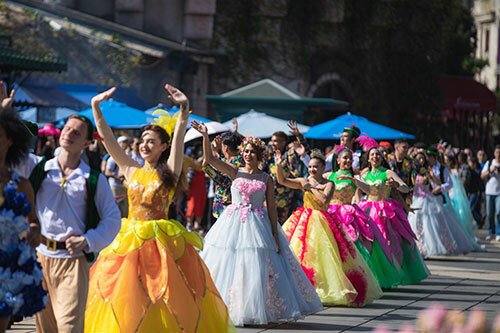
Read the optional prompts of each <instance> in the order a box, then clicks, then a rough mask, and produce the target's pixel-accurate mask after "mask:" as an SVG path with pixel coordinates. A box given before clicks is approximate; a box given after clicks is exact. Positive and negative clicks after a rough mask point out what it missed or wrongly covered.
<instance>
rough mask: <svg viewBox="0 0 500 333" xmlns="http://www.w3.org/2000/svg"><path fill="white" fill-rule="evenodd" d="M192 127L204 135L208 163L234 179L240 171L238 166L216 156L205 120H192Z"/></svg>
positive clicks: (204, 153)
mask: <svg viewBox="0 0 500 333" xmlns="http://www.w3.org/2000/svg"><path fill="white" fill-rule="evenodd" d="M191 127H193V128H194V129H195V130H197V131H198V132H200V133H201V135H203V156H204V158H205V160H206V161H207V162H208V164H210V165H211V166H213V167H214V168H216V169H217V170H219V171H221V172H223V173H225V174H226V175H228V176H229V177H231V179H234V177H236V174H237V173H238V167H237V166H236V165H233V164H231V163H227V162H224V161H221V160H220V159H218V158H216V157H215V156H214V154H213V152H212V147H211V146H210V139H209V138H208V132H207V127H206V126H205V124H203V122H202V123H198V122H197V121H194V120H193V121H192V122H191Z"/></svg>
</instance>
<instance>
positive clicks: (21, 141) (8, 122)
mask: <svg viewBox="0 0 500 333" xmlns="http://www.w3.org/2000/svg"><path fill="white" fill-rule="evenodd" d="M0 127H2V128H3V130H4V131H5V135H6V136H7V138H8V139H9V140H10V141H11V142H12V145H11V146H10V148H9V150H8V151H7V156H6V157H5V164H6V165H7V167H9V168H10V167H13V166H15V165H18V164H19V163H20V162H21V161H22V159H23V158H24V157H25V156H26V155H27V154H28V150H29V146H30V138H31V135H30V134H29V131H28V129H27V128H26V126H25V125H24V124H23V122H22V121H21V120H20V119H19V117H18V115H17V113H16V112H15V111H14V110H12V109H4V110H0ZM2 144H3V143H2Z"/></svg>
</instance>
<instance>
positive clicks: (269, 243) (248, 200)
mask: <svg viewBox="0 0 500 333" xmlns="http://www.w3.org/2000/svg"><path fill="white" fill-rule="evenodd" d="M191 126H192V127H193V128H194V129H196V130H198V131H199V132H200V133H201V134H202V135H203V151H204V156H205V158H206V159H207V162H208V163H209V164H210V165H212V166H213V167H214V168H216V169H218V170H219V171H221V172H224V173H225V174H227V175H228V176H229V177H231V179H232V180H233V182H232V185H231V196H232V198H231V199H232V203H231V204H230V205H229V206H227V207H226V208H225V209H224V211H223V212H222V214H221V215H220V217H219V218H218V220H217V223H215V224H214V226H213V227H212V229H210V231H209V232H208V234H207V235H206V236H205V249H204V250H203V252H202V254H201V256H202V258H203V259H204V260H205V262H206V264H207V266H208V267H209V268H210V272H211V273H212V277H213V278H214V280H215V284H216V286H217V288H218V289H219V291H220V293H221V295H222V298H223V299H224V301H225V302H226V304H227V305H228V307H229V314H230V316H231V319H232V320H233V322H234V323H235V325H237V326H242V325H244V324H267V323H269V322H280V321H288V320H293V319H298V318H300V317H303V316H305V315H307V314H309V313H313V312H316V311H319V310H321V309H322V305H321V301H320V300H319V298H318V295H316V292H315V291H314V288H313V286H312V285H311V283H310V282H309V280H308V279H307V277H306V275H305V274H304V272H303V271H302V269H301V268H300V264H299V263H298V262H297V259H296V258H295V256H294V255H293V253H292V251H291V250H290V248H289V247H288V242H287V241H286V238H285V236H284V235H283V233H282V232H281V231H280V229H278V216H277V212H276V204H275V199H274V182H273V180H272V178H271V177H269V175H268V174H266V173H264V172H262V171H261V170H260V169H259V163H260V162H261V161H262V159H263V154H264V152H265V149H266V146H265V144H264V142H262V141H261V140H259V139H257V138H251V137H250V138H245V139H244V140H243V142H242V144H241V146H240V152H241V155H242V157H243V159H244V161H245V167H243V168H238V167H236V166H235V165H233V164H231V163H227V162H223V161H221V160H219V159H218V158H215V157H214V155H213V154H212V151H211V148H210V142H209V138H208V133H207V128H206V126H205V125H204V124H203V123H201V124H198V123H197V122H194V121H193V122H192V123H191ZM264 202H265V204H266V207H267V210H266V208H265V207H264Z"/></svg>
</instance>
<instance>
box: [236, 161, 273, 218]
mask: <svg viewBox="0 0 500 333" xmlns="http://www.w3.org/2000/svg"><path fill="white" fill-rule="evenodd" d="M268 177H269V176H268V174H266V173H261V174H255V175H253V174H249V173H246V172H242V171H238V173H237V174H236V178H235V179H234V180H233V183H232V185H231V197H232V203H231V204H230V205H229V206H227V208H226V209H227V210H228V212H229V213H232V212H234V211H236V210H239V212H240V220H241V222H245V220H246V218H247V215H248V213H249V212H250V211H254V212H255V213H257V214H258V215H259V217H261V218H262V217H264V200H265V199H266V189H267V186H266V181H267V179H268Z"/></svg>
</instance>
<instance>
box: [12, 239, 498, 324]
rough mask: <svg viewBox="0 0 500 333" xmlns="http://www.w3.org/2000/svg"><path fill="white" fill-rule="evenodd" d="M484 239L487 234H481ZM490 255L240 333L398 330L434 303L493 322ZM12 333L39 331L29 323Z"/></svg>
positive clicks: (438, 263) (494, 254)
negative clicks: (360, 302)
mask: <svg viewBox="0 0 500 333" xmlns="http://www.w3.org/2000/svg"><path fill="white" fill-rule="evenodd" d="M479 234H480V236H481V238H484V236H485V231H484V230H481V231H480V233H479ZM487 250H488V252H483V253H478V252H474V253H470V254H468V255H466V256H456V257H439V258H438V257H436V258H433V259H430V260H426V263H427V265H428V267H429V268H430V270H431V272H432V276H431V277H429V278H428V279H427V280H425V281H424V282H422V283H421V284H419V285H412V286H406V287H399V288H397V289H393V290H389V291H386V293H385V295H384V297H383V298H382V299H379V300H377V301H375V302H374V303H373V304H370V305H369V306H366V307H365V308H360V309H358V308H342V307H331V308H325V309H324V310H323V311H321V312H318V313H316V314H314V315H310V316H307V317H306V318H304V319H303V320H300V321H297V322H293V323H283V324H275V325H268V326H264V327H244V328H239V329H238V331H239V332H252V333H253V332H266V333H271V332H369V331H371V330H372V329H373V328H375V327H377V326H379V325H385V326H388V327H390V328H392V329H397V328H398V327H400V326H401V325H402V324H404V323H409V322H414V320H415V318H416V316H417V314H418V312H419V311H420V310H422V309H424V308H425V307H427V306H429V305H430V304H433V303H440V304H442V305H445V306H447V307H448V308H453V309H458V310H463V311H468V310H470V309H472V308H475V307H480V308H481V309H483V310H484V311H485V312H486V314H487V316H488V318H489V320H490V321H491V320H492V319H493V318H494V316H495V314H496V313H499V312H500V311H499V308H500V307H499V304H500V243H498V242H492V243H488V244H487ZM7 332H35V325H34V320H33V319H32V318H30V319H26V320H25V321H24V322H22V323H17V324H15V325H14V326H13V327H12V328H11V329H10V330H8V331H7Z"/></svg>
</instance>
